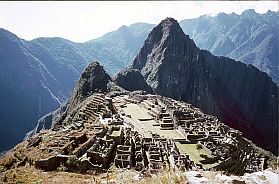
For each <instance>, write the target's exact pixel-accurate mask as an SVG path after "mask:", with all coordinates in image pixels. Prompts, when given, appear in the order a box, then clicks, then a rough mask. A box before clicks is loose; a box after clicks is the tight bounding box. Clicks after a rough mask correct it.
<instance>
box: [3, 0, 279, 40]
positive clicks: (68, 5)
mask: <svg viewBox="0 0 279 184" xmlns="http://www.w3.org/2000/svg"><path fill="white" fill-rule="evenodd" d="M246 9H254V10H255V11H256V12H257V13H265V12H267V11H268V10H272V11H278V2H277V1H103V2H102V1H81V2H78V1H71V2H67V1H60V2H59V1H53V2H49V1H44V2H38V1H30V2H28V1H24V2H16V1H10V2H9V1H0V27H1V28H4V29H6V30H8V31H11V32H13V33H14V34H16V35H18V36H19V37H20V38H23V39H26V40H32V39H34V38H38V37H63V38H66V39H69V40H71V41H75V42H84V41H88V40H91V39H94V38H97V37H100V36H102V35H103V34H105V33H107V32H110V31H114V30H116V29H118V28H119V27H121V26H122V25H127V26H129V25H131V24H133V23H136V22H147V23H153V24H158V23H159V22H160V21H161V20H162V19H164V18H166V17H173V18H175V19H176V20H178V21H180V20H183V19H190V18H197V17H199V16H201V15H204V14H209V15H212V16H213V15H216V14H217V13H220V12H225V13H232V12H235V13H237V14H241V13H242V12H243V11H244V10H246Z"/></svg>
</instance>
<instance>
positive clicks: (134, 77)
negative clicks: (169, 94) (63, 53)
mask: <svg viewBox="0 0 279 184" xmlns="http://www.w3.org/2000/svg"><path fill="white" fill-rule="evenodd" d="M113 80H114V81H115V83H116V84H117V85H119V86H121V87H123V88H124V89H126V90H128V91H136V90H143V91H146V92H148V93H152V89H151V87H150V86H149V85H148V84H147V83H146V81H145V79H144V78H143V76H142V75H141V73H140V71H139V70H136V69H126V70H123V71H121V72H119V73H118V74H117V75H116V76H115V77H114V79H113Z"/></svg>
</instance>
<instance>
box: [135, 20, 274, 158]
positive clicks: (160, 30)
mask: <svg viewBox="0 0 279 184" xmlns="http://www.w3.org/2000/svg"><path fill="white" fill-rule="evenodd" d="M132 68H134V69H137V70H139V71H140V72H141V74H142V75H143V77H144V78H145V79H146V81H147V83H148V84H149V85H150V86H151V87H152V89H153V90H154V92H155V93H157V94H160V95H164V96H169V97H172V98H174V99H177V100H183V101H186V102H189V103H192V104H193V105H195V106H198V107H200V108H201V109H202V110H204V111H206V112H207V113H210V114H214V115H216V116H218V117H219V118H220V119H221V120H223V121H224V122H225V123H227V124H228V125H230V126H232V127H234V128H237V129H239V130H241V131H242V132H243V133H244V134H245V135H246V136H247V137H248V138H250V139H252V140H253V141H254V142H255V143H257V144H258V145H260V146H262V147H264V148H266V149H268V150H272V151H273V152H274V153H277V117H278V115H277V111H278V107H277V102H278V94H277V90H278V87H277V86H276V85H275V83H273V82H272V80H271V78H270V77H268V75H267V74H266V73H262V72H260V71H259V70H258V69H256V68H255V67H253V66H251V65H245V64H242V63H241V62H238V61H235V60H232V59H230V58H226V57H219V56H218V57H217V56H213V55H212V54H211V53H210V52H208V51H205V50H200V49H199V48H198V47H196V45H195V43H194V41H193V40H191V39H190V38H189V36H187V35H185V34H184V33H183V31H182V29H181V28H180V26H179V24H178V22H177V21H176V20H174V19H172V18H167V19H165V20H163V21H162V22H161V23H160V24H159V25H158V26H156V27H155V28H154V29H153V30H152V31H151V33H150V34H149V36H148V38H147V39H146V40H145V42H144V45H143V47H142V48H141V50H140V52H139V54H138V55H137V56H136V58H135V60H134V62H133V65H132Z"/></svg>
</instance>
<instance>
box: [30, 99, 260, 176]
mask: <svg viewBox="0 0 279 184" xmlns="http://www.w3.org/2000/svg"><path fill="white" fill-rule="evenodd" d="M114 102H115V103H114ZM116 102H119V104H120V105H119V106H116V105H115V104H116ZM126 104H137V105H139V106H140V107H142V108H144V109H145V110H146V111H147V112H148V114H149V115H150V117H151V118H150V117H146V118H141V119H139V121H146V120H149V119H152V120H154V121H155V122H157V126H158V127H159V128H160V130H172V131H176V132H177V133H179V134H180V135H181V136H182V137H183V138H180V139H173V138H169V137H164V136H162V135H160V134H159V133H157V132H151V136H144V135H143V134H141V133H140V132H139V131H138V130H137V128H136V126H134V125H131V123H128V122H126V121H125V118H129V117H130V115H127V114H124V113H123V112H122V111H121V108H124V107H125V106H126ZM124 117H125V118H124ZM57 132H58V133H57ZM178 142H180V143H183V144H197V145H198V144H200V145H202V146H204V147H205V148H206V149H208V150H210V152H211V155H212V157H211V158H207V157H206V156H204V157H205V159H204V160H202V161H201V162H202V164H201V163H195V162H194V161H193V160H191V158H190V156H189V154H187V151H186V153H181V151H180V148H179V147H178V146H177V143H178ZM29 146H30V147H39V149H41V150H42V152H43V153H44V154H43V155H42V157H41V158H40V159H37V160H35V162H34V164H35V166H36V167H37V168H40V169H43V170H55V169H57V168H58V167H59V166H61V165H64V166H65V167H67V168H69V170H72V171H75V170H76V169H78V170H81V171H87V170H94V171H96V172H105V171H107V170H108V169H109V168H110V167H111V166H113V165H114V166H115V167H118V168H127V169H135V170H137V171H141V170H143V169H146V168H148V169H150V170H151V171H154V172H156V171H158V170H160V169H163V168H167V169H178V170H183V171H185V170H195V169H204V168H203V164H210V163H216V165H214V167H212V168H210V169H215V170H224V171H229V172H234V173H238V174H241V173H243V172H253V171H258V170H261V169H263V163H264V158H260V157H258V155H257V153H256V152H255V150H254V149H253V147H252V145H251V143H250V142H249V141H248V140H247V139H245V138H244V137H242V134H241V132H239V131H237V130H234V129H232V128H230V127H228V126H227V125H225V124H223V123H221V122H220V121H219V120H218V119H217V118H216V117H214V116H211V115H207V114H204V113H203V112H202V111H201V110H200V109H198V108H195V107H193V106H192V105H191V104H187V103H185V102H180V101H175V100H173V99H171V98H167V97H162V96H158V95H145V94H133V95H130V96H128V95H122V96H120V97H119V98H118V99H116V98H115V99H112V98H109V97H106V96H105V95H104V94H96V95H93V96H92V97H90V98H89V100H88V101H87V103H85V104H84V105H83V106H82V107H81V108H80V109H79V111H77V112H76V113H75V114H71V115H70V117H69V118H68V120H67V123H65V124H62V125H60V126H56V127H53V129H52V130H51V131H50V133H48V137H47V138H46V137H44V134H42V133H39V134H37V135H35V136H34V137H32V138H31V139H30V140H29ZM73 157H74V158H75V161H76V162H77V163H78V164H76V165H73V164H72V163H69V160H71V159H72V158H73Z"/></svg>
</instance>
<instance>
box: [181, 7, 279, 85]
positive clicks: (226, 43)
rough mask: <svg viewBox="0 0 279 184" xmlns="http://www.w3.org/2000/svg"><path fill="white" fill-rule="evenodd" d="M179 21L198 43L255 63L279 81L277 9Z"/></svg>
mask: <svg viewBox="0 0 279 184" xmlns="http://www.w3.org/2000/svg"><path fill="white" fill-rule="evenodd" d="M180 25H181V27H182V29H183V30H184V32H185V34H187V35H189V36H190V38H192V39H193V40H194V41H195V43H196V44H197V46H198V47H200V48H202V49H205V50H209V51H210V52H211V53H213V54H214V55H220V56H228V57H230V58H233V59H235V60H238V61H241V62H243V63H245V64H252V65H253V66H255V67H257V68H258V69H260V70H261V71H264V72H266V73H268V75H269V76H270V77H271V78H272V79H273V81H275V82H278V59H279V58H278V54H279V53H278V42H279V32H278V26H279V14H278V12H273V11H270V10H269V11H268V12H267V13H265V14H258V13H256V12H255V11H254V10H246V11H244V12H243V13H242V14H241V15H237V14H235V13H232V14H226V13H219V14H218V15H217V16H214V17H211V16H206V15H204V16H201V17H199V18H196V19H188V20H182V21H181V22H180Z"/></svg>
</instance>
